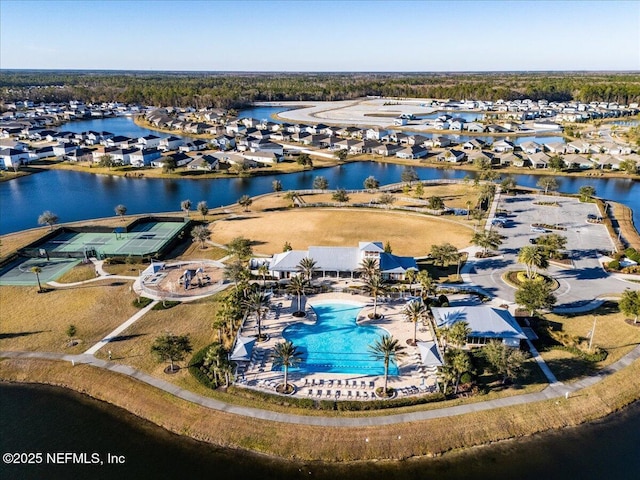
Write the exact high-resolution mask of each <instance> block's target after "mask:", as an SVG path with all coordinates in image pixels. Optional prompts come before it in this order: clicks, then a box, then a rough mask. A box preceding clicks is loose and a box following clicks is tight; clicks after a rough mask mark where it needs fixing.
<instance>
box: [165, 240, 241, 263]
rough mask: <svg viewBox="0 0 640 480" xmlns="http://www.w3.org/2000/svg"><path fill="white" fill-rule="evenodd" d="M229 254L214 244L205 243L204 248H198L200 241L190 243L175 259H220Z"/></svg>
mask: <svg viewBox="0 0 640 480" xmlns="http://www.w3.org/2000/svg"><path fill="white" fill-rule="evenodd" d="M228 254H229V252H228V251H227V250H225V249H224V248H220V247H216V246H214V245H205V248H204V249H203V248H200V243H199V242H198V243H191V245H189V247H188V248H187V249H186V250H185V251H184V252H183V253H182V254H180V256H178V257H177V258H176V260H180V261H182V260H201V259H206V260H220V259H221V258H223V257H226V256H227V255H228Z"/></svg>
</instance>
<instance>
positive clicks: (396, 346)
mask: <svg viewBox="0 0 640 480" xmlns="http://www.w3.org/2000/svg"><path fill="white" fill-rule="evenodd" d="M403 350H404V347H403V346H402V345H400V342H399V341H398V340H397V339H396V338H393V337H392V336H391V335H383V336H382V337H380V338H379V339H378V340H376V341H375V343H374V344H373V345H371V346H370V347H369V351H370V352H371V354H372V355H373V357H374V358H375V359H376V360H382V361H383V362H384V389H383V390H382V392H383V395H385V396H386V395H387V380H388V378H389V363H390V362H391V360H395V361H397V360H400V359H401V358H402V357H403V356H404V355H405V353H404V352H403Z"/></svg>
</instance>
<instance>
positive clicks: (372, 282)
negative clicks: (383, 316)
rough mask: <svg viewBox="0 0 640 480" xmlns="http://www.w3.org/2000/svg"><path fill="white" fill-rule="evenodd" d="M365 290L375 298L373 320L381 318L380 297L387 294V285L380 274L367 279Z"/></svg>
mask: <svg viewBox="0 0 640 480" xmlns="http://www.w3.org/2000/svg"><path fill="white" fill-rule="evenodd" d="M364 289H365V290H366V291H367V292H369V294H370V295H371V296H372V297H373V316H372V317H371V318H380V317H379V316H378V313H377V310H378V296H380V295H383V294H385V293H387V285H386V284H385V283H384V281H383V280H382V277H381V276H380V274H376V275H374V276H373V277H371V278H369V279H367V281H366V282H365V284H364Z"/></svg>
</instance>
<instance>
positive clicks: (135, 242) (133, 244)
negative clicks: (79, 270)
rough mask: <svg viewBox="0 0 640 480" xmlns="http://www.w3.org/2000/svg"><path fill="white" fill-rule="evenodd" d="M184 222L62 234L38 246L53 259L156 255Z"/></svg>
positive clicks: (155, 223)
mask: <svg viewBox="0 0 640 480" xmlns="http://www.w3.org/2000/svg"><path fill="white" fill-rule="evenodd" d="M184 225H185V224H184V223H182V222H146V223H140V224H138V225H135V226H134V227H132V228H131V229H130V230H129V231H125V229H124V228H120V229H115V230H114V231H113V232H69V231H66V232H61V233H60V235H57V236H56V237H54V238H52V239H49V240H48V241H47V242H45V243H42V244H40V245H38V248H39V249H41V250H44V251H45V252H46V254H48V255H49V256H50V257H65V256H67V255H68V254H70V253H76V252H87V256H89V257H92V256H96V257H98V258H105V257H114V256H129V255H132V256H145V255H153V254H155V253H156V252H158V251H159V250H161V249H162V247H163V246H164V245H165V244H166V243H168V242H170V241H171V240H173V238H174V237H175V236H176V235H177V234H178V232H180V230H181V229H182V228H183V227H184Z"/></svg>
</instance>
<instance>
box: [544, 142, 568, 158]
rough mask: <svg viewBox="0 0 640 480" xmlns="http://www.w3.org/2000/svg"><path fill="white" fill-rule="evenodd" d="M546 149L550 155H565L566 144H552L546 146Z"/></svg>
mask: <svg viewBox="0 0 640 480" xmlns="http://www.w3.org/2000/svg"><path fill="white" fill-rule="evenodd" d="M545 148H546V149H547V151H548V152H550V153H554V154H556V155H561V154H564V153H565V150H566V144H565V143H564V142H552V143H547V144H546V145H545Z"/></svg>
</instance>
